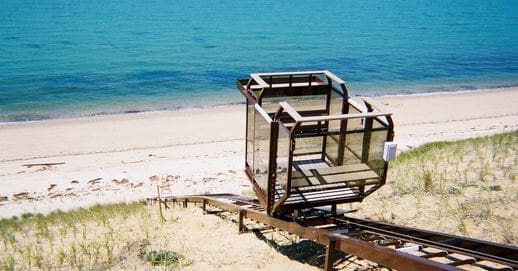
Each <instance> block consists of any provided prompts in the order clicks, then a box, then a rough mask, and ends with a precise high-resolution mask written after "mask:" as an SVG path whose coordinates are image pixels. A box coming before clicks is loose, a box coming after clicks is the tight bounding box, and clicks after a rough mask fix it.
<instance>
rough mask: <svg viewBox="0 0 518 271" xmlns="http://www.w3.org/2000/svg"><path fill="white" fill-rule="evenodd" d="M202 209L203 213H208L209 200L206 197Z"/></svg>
mask: <svg viewBox="0 0 518 271" xmlns="http://www.w3.org/2000/svg"><path fill="white" fill-rule="evenodd" d="M202 209H203V214H204V215H206V214H207V200H206V199H203V203H202Z"/></svg>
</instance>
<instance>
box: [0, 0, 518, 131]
mask: <svg viewBox="0 0 518 271" xmlns="http://www.w3.org/2000/svg"><path fill="white" fill-rule="evenodd" d="M315 69H329V70H331V71H332V72H334V73H335V74H337V75H338V76H340V77H342V78H343V79H344V80H346V81H347V83H348V85H349V88H350V90H351V92H352V94H353V95H383V94H404V93H420V92H432V91H434V92H435V91H453V90H466V89H468V90H476V89H480V88H487V87H502V86H515V85H518V1H498V0H497V1H481V0H470V1H455V0H451V1H450V0H448V1H446V0H431V1H425V0H415V1H412V0H411V1H396V0H394V1H368V0H367V1H365V0H358V1H349V0H341V1H338V0H337V1H312V0H298V1H287V0H286V1H283V0H263V1H249V0H239V1H236V0H219V1H210V0H183V1H176V0H147V1H143V0H139V1H137V0H113V1H101V0H81V1H79V0H38V1H34V0H30V1H29V0H0V122H6V121H26V120H38V119H48V118H62V117H76V116H88V115H98V114H112V113H124V112H139V111H150V110H174V109H179V108H186V107H200V106H212V105H220V104H229V103H236V102H241V101H242V98H241V97H240V96H239V95H238V94H237V92H236V90H235V79H236V78H238V77H246V76H247V75H248V74H249V73H250V72H271V71H290V70H315Z"/></svg>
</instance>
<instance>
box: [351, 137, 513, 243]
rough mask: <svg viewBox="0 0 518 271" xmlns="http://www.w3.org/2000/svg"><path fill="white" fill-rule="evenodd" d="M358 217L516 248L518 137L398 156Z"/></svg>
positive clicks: (484, 139)
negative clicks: (385, 181)
mask: <svg viewBox="0 0 518 271" xmlns="http://www.w3.org/2000/svg"><path fill="white" fill-rule="evenodd" d="M350 207H351V208H358V209H360V212H359V213H358V215H359V216H362V217H370V218H372V219H377V220H380V219H381V220H383V221H388V222H392V223H396V224H403V225H409V226H416V227H422V228H428V229H431V230H435V231H442V232H449V233H453V234H461V235H464V236H471V237H474V238H481V239H486V240H492V241H496V242H504V243H508V244H513V245H516V244H517V243H518V235H517V234H516V233H518V219H517V218H518V215H517V213H516V210H518V132H516V131H515V132H510V133H505V134H500V135H495V136H489V137H481V138H473V139H467V140H461V141H455V142H436V143H431V144H427V145H424V146H422V147H419V148H417V149H415V150H412V151H408V152H406V153H403V154H401V155H400V156H399V157H398V159H397V160H396V161H395V162H394V163H392V164H391V166H390V170H389V176H388V181H387V185H385V186H384V187H383V188H382V189H380V190H379V191H378V192H377V193H375V194H374V195H372V196H371V197H369V198H367V199H366V200H365V201H364V202H363V203H361V204H354V205H353V206H350Z"/></svg>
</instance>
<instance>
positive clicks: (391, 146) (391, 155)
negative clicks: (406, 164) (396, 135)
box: [383, 142, 397, 162]
mask: <svg viewBox="0 0 518 271" xmlns="http://www.w3.org/2000/svg"><path fill="white" fill-rule="evenodd" d="M396 151H397V144H396V143H394V142H385V145H384V147H383V160H385V161H387V162H388V161H394V160H396Z"/></svg>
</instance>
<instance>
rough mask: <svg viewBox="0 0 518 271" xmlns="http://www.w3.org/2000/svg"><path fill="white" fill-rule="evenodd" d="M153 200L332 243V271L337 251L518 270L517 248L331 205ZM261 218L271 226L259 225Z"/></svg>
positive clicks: (244, 227)
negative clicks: (289, 207)
mask: <svg viewBox="0 0 518 271" xmlns="http://www.w3.org/2000/svg"><path fill="white" fill-rule="evenodd" d="M149 200H150V201H152V202H154V201H161V202H162V203H164V204H165V206H166V208H168V207H169V206H170V204H173V205H174V204H177V203H179V204H182V205H183V206H184V207H187V204H188V203H189V202H191V203H195V204H200V205H201V206H202V208H203V210H204V212H207V211H209V210H212V211H219V210H222V211H227V212H232V213H235V214H237V222H238V230H239V232H240V233H244V232H250V231H253V232H256V231H262V230H264V229H265V228H266V229H271V228H277V229H280V230H283V231H287V232H289V233H292V234H296V235H298V236H300V237H302V238H305V239H308V240H311V241H314V242H316V243H318V244H321V245H323V246H325V247H326V253H325V262H324V266H323V267H324V270H326V271H330V270H333V263H334V261H335V252H336V251H341V252H344V253H347V254H351V255H355V256H357V257H360V258H362V259H365V260H369V261H371V262H374V263H377V264H379V265H381V266H384V267H386V268H390V269H396V270H402V271H405V270H407V271H417V270H419V271H431V270H434V271H435V270H447V271H454V270H455V271H460V270H491V271H496V270H500V271H513V270H518V249H517V248H516V247H513V246H509V245H504V244H498V243H493V242H488V241H484V240H476V239H472V238H467V237H461V236H455V235H451V234H445V233H440V232H433V231H429V230H421V229H416V228H410V227H404V226H398V225H393V224H388V223H380V222H375V221H370V220H364V219H358V218H353V217H349V216H346V215H345V214H344V213H341V214H337V213H336V212H332V211H330V210H326V209H325V208H324V209H322V208H312V209H307V210H305V211H304V216H303V217H301V216H297V217H295V216H289V215H283V216H270V215H268V214H267V213H266V210H265V208H264V206H263V205H261V204H260V203H259V202H258V201H257V200H254V199H250V198H247V197H244V196H239V195H233V194H213V195H193V196H180V197H165V198H162V199H158V198H153V199H149ZM214 208H217V209H214ZM327 209H329V208H327ZM257 222H259V223H260V224H264V225H266V226H267V227H260V228H255V227H257V226H256V225H257Z"/></svg>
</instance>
